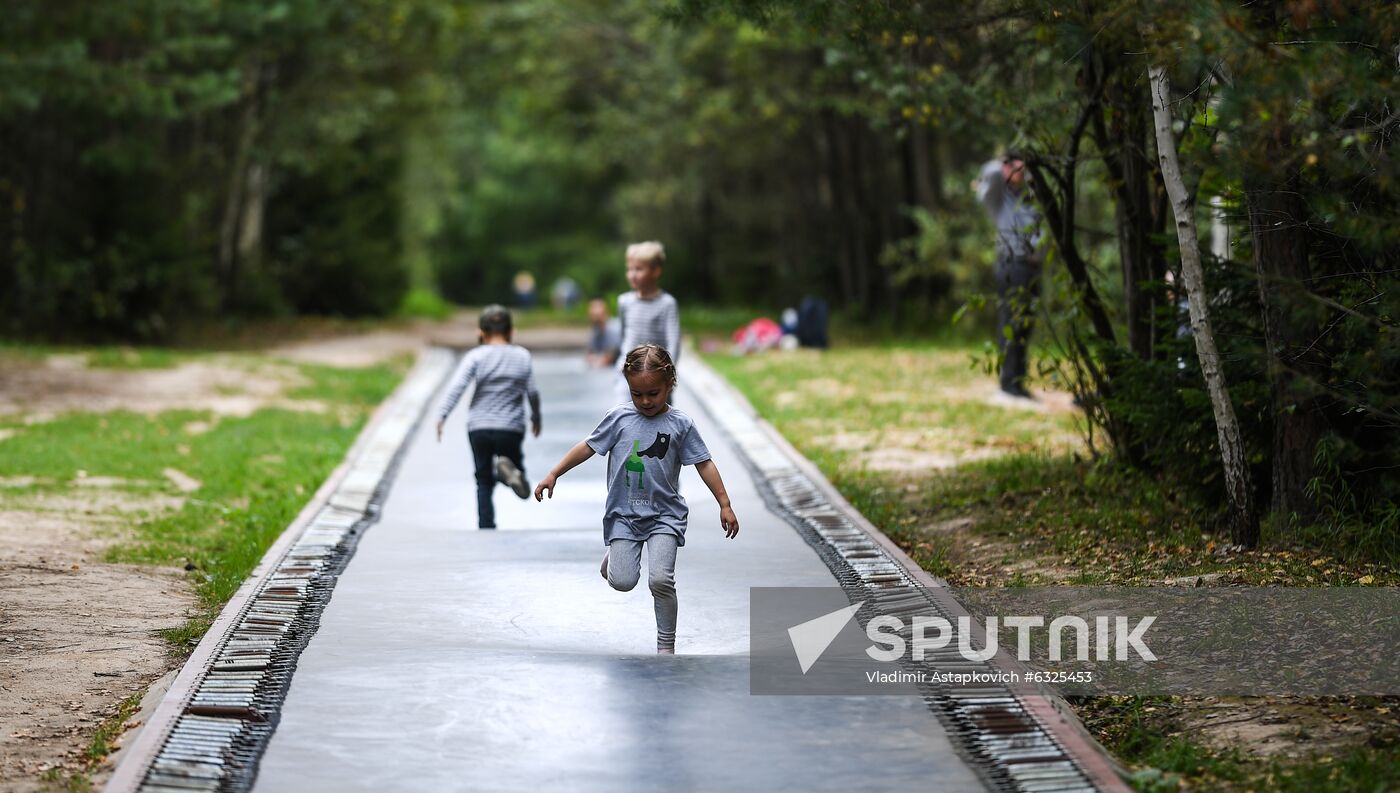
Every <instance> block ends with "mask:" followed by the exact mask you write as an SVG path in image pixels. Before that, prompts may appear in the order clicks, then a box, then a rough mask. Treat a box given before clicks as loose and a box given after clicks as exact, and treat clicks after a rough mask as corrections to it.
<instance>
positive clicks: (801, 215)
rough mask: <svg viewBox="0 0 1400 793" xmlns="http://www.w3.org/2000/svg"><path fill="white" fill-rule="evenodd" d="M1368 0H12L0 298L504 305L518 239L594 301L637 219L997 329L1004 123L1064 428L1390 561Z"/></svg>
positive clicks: (783, 302) (1229, 513) (681, 243)
mask: <svg viewBox="0 0 1400 793" xmlns="http://www.w3.org/2000/svg"><path fill="white" fill-rule="evenodd" d="M1397 33H1400V14H1398V13H1397V11H1396V9H1395V7H1394V5H1392V4H1379V3H1360V2H1357V3H1347V2H1340V1H1339V0H1287V1H1286V2H1284V1H1281V0H1280V1H1276V2H1257V3H1249V4H1235V3H1213V2H1174V3H1145V2H1136V1H1135V0H1110V1H1108V2H1095V3H1087V2H1086V3H1063V2H1040V1H1039V0H1023V1H1021V2H1007V1H1006V0H980V1H979V2H971V3H964V2H959V3H918V2H906V3H884V2H823V1H822V0H813V1H811V2H796V1H795V0H794V1H793V2H781V1H778V0H775V1H773V2H759V1H757V0H715V1H714V2H711V1H709V0H686V1H685V2H679V3H669V4H656V3H645V2H641V1H640V0H627V1H625V2H602V1H601V0H554V1H551V2H545V1H544V0H521V1H518V2H468V1H467V0H345V1H344V2H336V3H327V2H322V0H286V1H285V2H275V3H266V2H251V0H189V1H188V2H180V3H169V2H164V0H112V2H106V3H102V4H100V5H99V6H95V7H90V6H89V5H88V4H73V3H60V4H57V5H55V4H53V3H39V2H34V0H21V1H20V2H18V3H12V4H11V5H10V7H9V8H8V9H7V21H6V24H5V25H4V26H3V28H0V283H3V284H4V288H3V290H0V323H3V325H2V326H0V329H2V330H3V332H4V333H5V334H6V335H8V336H11V337H15V338H24V339H49V340H104V339H106V340H110V339H122V340H137V341H160V340H162V339H168V338H170V337H171V336H172V335H174V334H177V333H178V332H179V329H180V328H181V327H182V326H183V325H184V324H186V323H189V322H191V321H206V322H207V321H208V320H209V319H210V318H211V317H258V316H279V315H288V314H339V315H348V316H356V315H387V314H392V313H395V312H399V311H402V310H404V309H405V307H407V308H408V309H409V310H432V309H433V308H434V307H437V306H440V305H441V301H443V300H446V301H452V302H458V303H470V304H481V303H486V302H492V301H507V300H509V298H510V297H511V294H510V281H511V278H512V277H513V276H514V275H515V274H516V273H517V272H519V271H521V270H526V271H530V272H531V273H533V274H534V275H535V277H536V279H537V281H538V282H539V283H540V284H541V285H542V287H547V286H548V284H550V283H552V282H553V281H554V280H555V279H556V278H557V277H560V276H565V275H567V276H569V277H571V278H573V279H574V280H576V281H577V282H578V283H580V284H581V285H582V287H583V290H584V292H585V293H587V294H612V293H615V292H616V291H618V290H619V288H620V287H621V286H622V284H621V283H620V276H619V272H620V269H621V268H620V267H619V265H618V260H619V250H620V246H621V245H622V244H624V243H625V242H626V241H631V240H637V239H643V238H648V239H650V238H655V239H662V240H664V241H666V243H667V245H668V248H669V250H670V251H671V256H670V259H669V261H668V270H667V276H666V285H667V288H668V289H670V290H672V291H673V292H675V293H677V294H679V295H681V296H683V298H684V303H685V304H686V305H688V306H699V305H705V304H710V305H728V306H745V307H754V308H756V309H761V310H766V311H774V310H777V309H781V308H782V307H784V306H787V305H792V304H794V303H796V302H797V300H799V299H800V298H801V297H802V296H804V295H807V294H817V295H821V296H824V297H826V298H828V299H829V300H831V301H832V303H833V305H834V307H835V308H836V310H837V311H838V312H839V313H840V314H841V315H842V316H843V317H847V318H849V319H850V320H851V321H853V322H856V323H861V324H865V325H872V326H879V327H885V328H894V329H901V330H903V331H906V332H932V333H938V332H942V331H943V330H945V329H946V328H947V327H948V325H949V323H950V322H951V321H952V320H953V319H955V318H957V317H959V316H961V315H964V314H966V316H965V317H964V321H965V323H971V325H972V327H974V328H976V329H979V330H980V331H981V332H983V333H984V335H986V336H988V337H991V336H992V334H993V333H994V332H995V331H994V330H993V329H992V327H991V323H990V321H989V316H990V312H989V311H985V310H980V309H982V308H984V307H985V305H986V298H987V295H988V293H989V292H990V290H991V289H992V264H993V257H994V254H993V251H992V247H991V244H990V239H991V230H990V228H989V226H988V223H987V221H986V220H985V218H984V217H983V214H982V211H981V208H980V207H979V206H978V205H977V204H976V202H975V197H974V195H973V193H972V191H971V189H970V188H969V185H968V183H969V180H970V179H971V178H972V177H973V176H974V175H975V173H976V172H977V169H978V167H979V166H980V164H981V163H982V162H984V161H985V160H987V159H988V158H990V157H993V156H996V155H997V154H998V152H999V151H1000V150H1001V149H1002V148H1003V147H1005V146H1008V145H1014V146H1015V147H1017V148H1019V149H1021V150H1024V151H1025V152H1026V157H1027V160H1028V165H1029V169H1030V172H1031V174H1032V176H1033V179H1032V182H1031V184H1032V186H1033V188H1034V193H1035V198H1036V200H1037V203H1038V204H1039V205H1040V207H1041V209H1042V212H1043V213H1044V215H1045V218H1046V227H1047V231H1048V232H1049V233H1048V234H1047V243H1046V251H1045V252H1046V256H1047V259H1046V269H1045V278H1046V281H1047V283H1046V292H1045V296H1044V299H1043V301H1042V306H1041V308H1040V310H1041V314H1042V317H1043V320H1042V323H1041V326H1040V327H1041V331H1040V332H1041V338H1042V344H1043V345H1044V346H1045V347H1046V350H1047V354H1045V355H1044V356H1043V357H1042V361H1043V366H1044V367H1045V369H1044V371H1042V372H1041V373H1040V374H1041V375H1042V376H1046V377H1052V378H1056V379H1058V381H1059V382H1060V383H1062V384H1063V385H1064V386H1065V387H1067V388H1070V389H1073V390H1074V391H1075V392H1076V393H1077V394H1078V396H1079V397H1080V401H1081V402H1082V403H1083V404H1084V405H1085V408H1086V411H1087V414H1088V416H1089V418H1090V420H1091V423H1090V424H1089V425H1088V427H1089V429H1090V430H1091V432H1092V433H1093V437H1094V442H1093V447H1092V448H1093V451H1094V453H1095V454H1102V455H1105V456H1109V457H1112V458H1113V459H1115V460H1120V461H1123V462H1125V463H1127V464H1128V465H1130V466H1133V467H1136V468H1139V469H1142V470H1146V471H1151V472H1154V473H1155V474H1157V475H1161V476H1166V477H1170V478H1171V479H1172V480H1173V481H1174V482H1176V483H1177V484H1178V485H1179V487H1180V489H1181V490H1182V492H1183V493H1184V494H1185V495H1186V496H1187V497H1189V498H1191V499H1192V500H1193V501H1195V502H1197V503H1200V504H1203V505H1207V507H1206V509H1207V512H1209V513H1211V514H1212V515H1213V519H1214V520H1216V521H1218V524H1219V525H1220V526H1222V527H1228V530H1229V532H1230V535H1231V539H1232V541H1233V542H1235V543H1236V544H1238V545H1243V546H1246V547H1249V546H1253V545H1254V544H1256V543H1257V542H1258V541H1259V538H1260V531H1261V528H1260V527H1261V525H1262V526H1263V527H1264V530H1265V531H1276V532H1280V533H1285V534H1289V535H1296V536H1297V537H1300V538H1303V539H1306V540H1308V541H1310V542H1314V543H1317V544H1320V545H1323V546H1325V547H1328V548H1331V549H1333V550H1335V551H1337V552H1341V553H1345V554H1348V555H1360V556H1365V557H1368V558H1385V559H1389V558H1393V557H1394V555H1395V554H1396V552H1397V549H1400V506H1397V504H1398V503H1400V499H1397V495H1400V443H1397V442H1396V441H1397V440H1398V439H1400V346H1398V345H1397V344H1396V334H1395V327H1396V309H1397V301H1400V295H1397V292H1396V289H1395V286H1396V273H1397V271H1400V266H1397V264H1398V263H1400V228H1397V225H1396V224H1395V222H1394V219H1395V217H1396V216H1397V209H1400V207H1398V206H1397V201H1398V200H1400V185H1398V184H1397V181H1396V176H1397V171H1396V167H1395V162H1394V157H1393V141H1394V135H1395V132H1396V129H1397V124H1400V113H1398V112H1397V109H1396V108H1395V107H1394V106H1393V104H1392V102H1393V99H1392V98H1393V97H1394V96H1396V95H1397V94H1396V90H1395V89H1396V87H1397V82H1400V52H1398V51H1397V48H1396V41H1397ZM1154 66H1155V67H1158V68H1160V69H1161V72H1160V74H1161V75H1162V78H1163V82H1162V84H1163V85H1164V86H1167V93H1166V94H1165V96H1166V101H1165V103H1159V104H1160V105H1161V107H1160V108H1159V109H1160V110H1162V111H1163V112H1165V114H1166V116H1165V118H1166V119H1167V124H1168V127H1169V130H1170V134H1169V135H1168V136H1167V137H1168V138H1170V139H1171V142H1172V144H1173V145H1175V146H1178V147H1179V154H1180V160H1181V171H1182V181H1183V184H1184V185H1185V186H1186V188H1187V204H1186V206H1187V213H1188V214H1191V215H1194V217H1195V219H1196V220H1198V221H1199V225H1200V227H1201V228H1203V229H1205V228H1210V227H1211V226H1212V225H1214V226H1216V227H1217V228H1218V229H1221V230H1223V232H1224V233H1226V234H1228V244H1227V245H1224V246H1223V247H1222V246H1221V245H1216V246H1213V247H1212V246H1211V245H1210V244H1209V243H1210V240H1209V239H1208V238H1206V239H1201V240H1197V241H1195V244H1190V243H1188V247H1193V248H1198V249H1199V253H1200V257H1201V267H1202V272H1203V280H1202V283H1201V288H1202V290H1203V291H1201V292H1199V295H1200V296H1201V298H1202V299H1198V300H1196V301H1194V302H1195V303H1196V308H1197V309H1204V312H1203V313H1202V316H1203V317H1204V316H1206V314H1207V313H1208V315H1209V316H1208V318H1209V321H1210V323H1211V325H1212V326H1213V333H1212V338H1213V340H1214V343H1215V345H1216V347H1217V348H1218V353H1212V354H1210V355H1207V354H1205V353H1202V352H1201V351H1200V350H1198V348H1197V345H1196V340H1197V338H1198V337H1199V331H1200V330H1201V329H1202V328H1203V327H1204V326H1202V325H1200V324H1195V318H1194V317H1192V318H1188V314H1187V311H1186V308H1185V306H1186V305H1187V303H1188V302H1191V301H1187V300H1186V297H1187V294H1186V291H1185V289H1184V288H1183V285H1185V284H1187V283H1188V281H1189V280H1190V279H1189V277H1188V275H1189V274H1188V273H1186V272H1184V271H1183V270H1182V267H1181V263H1180V262H1181V258H1182V257H1181V256H1180V255H1179V253H1180V250H1181V247H1180V245H1181V239H1183V238H1181V237H1179V236H1178V235H1177V233H1176V231H1177V222H1176V221H1177V220H1179V219H1180V218H1179V217H1177V216H1176V215H1174V214H1173V207H1172V202H1171V201H1170V200H1169V197H1168V191H1167V185H1166V183H1165V182H1164V180H1163V174H1162V167H1161V164H1160V161H1159V154H1160V153H1161V146H1160V145H1159V144H1161V143H1162V142H1163V140H1164V139H1163V138H1162V137H1161V133H1160V130H1156V132H1155V134H1154V115H1153V114H1154V107H1153V97H1152V91H1151V90H1150V83H1149V78H1148V75H1149V69H1150V67H1154ZM1205 236H1207V237H1208V235H1205ZM969 308H970V309H976V310H973V311H965V309H969ZM1193 327H1194V328H1195V329H1196V330H1197V331H1198V333H1197V334H1195V335H1193V333H1191V332H1190V330H1191V329H1192V328H1193ZM1207 359H1209V360H1207ZM1202 361H1207V362H1208V363H1209V364H1210V365H1209V366H1207V367H1205V368H1204V369H1203V367H1202ZM1212 376H1214V377H1215V378H1216V379H1215V380H1214V381H1212V380H1211V379H1210V378H1211V377H1212ZM1210 382H1218V383H1220V384H1222V385H1224V386H1226V387H1227V389H1228V390H1226V391H1225V392H1224V396H1223V399H1222V397H1221V395H1220V393H1218V392H1216V391H1213V390H1212V389H1211V388H1208V383H1210ZM1226 407H1228V408H1229V411H1228V413H1229V414H1231V415H1229V416H1226V415H1225V414H1223V413H1222V412H1221V411H1222V409H1224V408H1226ZM1227 424H1229V425H1233V427H1234V429H1233V432H1234V435H1233V436H1229V435H1228V433H1227V431H1226V429H1225V427H1226V426H1227ZM1231 437H1233V440H1231V439H1230V438H1231ZM1232 449H1233V450H1234V451H1235V457H1234V461H1233V462H1232V460H1231V454H1230V452H1231V450H1232Z"/></svg>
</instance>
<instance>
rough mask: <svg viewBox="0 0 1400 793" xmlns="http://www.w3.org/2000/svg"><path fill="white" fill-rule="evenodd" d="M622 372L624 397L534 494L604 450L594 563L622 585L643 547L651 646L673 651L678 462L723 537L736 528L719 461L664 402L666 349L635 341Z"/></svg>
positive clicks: (633, 580)
mask: <svg viewBox="0 0 1400 793" xmlns="http://www.w3.org/2000/svg"><path fill="white" fill-rule="evenodd" d="M622 373H623V375H624V376H625V377H626V378H627V384H628V387H629V388H630V389H631V401H629V402H627V403H625V404H622V405H618V406H617V407H615V408H613V409H612V410H610V411H608V413H607V415H605V416H603V420H602V421H601V422H599V424H598V426H597V427H596V428H595V429H594V430H593V432H592V433H590V434H589V436H588V437H587V438H585V439H584V440H582V441H580V442H579V443H578V444H577V445H576V446H574V447H573V448H572V449H570V450H569V451H568V453H567V454H565V455H564V458H563V459H562V460H560V461H559V463H558V464H557V465H555V466H554V469H553V470H552V471H550V472H549V475H548V476H546V477H545V478H544V479H541V480H540V483H539V484H538V485H536V486H535V500H536V501H542V500H544V496H545V494H546V493H548V494H549V497H550V498H554V486H555V484H556V483H557V482H558V480H559V477H561V476H563V475H564V474H566V473H568V472H569V471H570V470H571V469H573V468H574V466H576V465H578V464H579V463H581V462H583V461H584V460H587V459H588V458H590V457H592V456H593V455H594V454H606V455H607V456H608V499H607V506H606V508H605V511H604V514H603V544H604V545H606V546H607V548H608V550H607V552H606V553H605V554H604V555H603V564H602V567H601V568H600V569H599V572H600V573H601V574H602V576H603V578H605V579H607V582H608V584H609V585H610V586H611V587H612V588H613V589H616V590H619V591H622V592H626V591H629V590H631V589H632V588H633V587H635V586H636V585H637V580H638V578H640V577H641V564H642V547H643V546H645V547H646V551H647V583H648V584H649V585H650V587H651V594H652V599H653V601H654V606H655V610H656V652H658V653H661V654H666V655H671V654H674V653H675V652H676V612H677V598H676V550H677V549H678V548H679V547H680V546H682V545H685V530H686V525H687V523H688V522H689V518H690V508H689V507H688V506H687V505H686V503H685V499H684V498H683V497H682V496H681V493H680V476H681V466H682V465H693V466H695V470H696V471H697V472H698V473H699V474H700V478H701V479H702V480H703V481H704V482H705V486H706V487H708V488H709V489H710V493H712V494H713V495H714V497H715V501H717V502H718V503H719V525H720V528H721V529H723V530H724V536H725V537H728V538H730V539H733V538H734V537H735V536H736V535H737V534H738V533H739V519H738V518H737V517H735V516H734V509H733V507H732V506H731V505H730V503H729V494H728V493H727V492H725V489H724V480H722V479H721V478H720V475H719V468H717V467H716V466H715V463H714V460H711V459H710V452H709V449H707V448H706V447H705V441H704V439H703V438H701V437H700V430H699V429H698V428H696V426H695V421H694V420H693V419H691V418H690V417H689V416H687V415H686V414H684V413H682V412H681V411H679V410H676V409H675V408H672V407H670V406H669V405H668V403H667V398H668V397H669V396H670V395H671V389H673V388H675V387H676V367H675V364H673V363H672V362H671V356H670V355H667V354H666V350H664V349H662V348H661V347H659V346H657V345H655V344H643V345H642V346H640V347H637V348H636V349H634V350H632V351H631V352H629V353H627V357H626V359H625V360H624V362H623V365H622Z"/></svg>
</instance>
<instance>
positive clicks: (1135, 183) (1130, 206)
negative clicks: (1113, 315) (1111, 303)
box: [1094, 59, 1165, 361]
mask: <svg viewBox="0 0 1400 793" xmlns="http://www.w3.org/2000/svg"><path fill="white" fill-rule="evenodd" d="M1104 69H1105V70H1106V75H1105V78H1104V79H1105V80H1107V81H1108V86H1107V88H1106V91H1107V96H1106V101H1107V103H1108V105H1109V106H1110V107H1112V108H1113V109H1114V112H1113V113H1112V119H1111V121H1110V123H1108V124H1105V123H1104V121H1103V115H1102V114H1099V115H1096V116H1095V117H1094V138H1095V143H1097V144H1098V147H1099V151H1100V152H1102V153H1103V157H1104V164H1105V165H1106V166H1107V168H1108V173H1109V177H1110V179H1109V182H1110V184H1111V185H1112V188H1113V193H1114V197H1115V198H1116V199H1117V200H1116V201H1115V202H1114V215H1115V220H1116V221H1117V227H1118V251H1119V261H1120V264H1121V267H1122V279H1123V307H1124V315H1125V319H1126V325H1127V329H1128V348H1129V349H1130V350H1132V352H1133V354H1134V355H1135V356H1137V358H1138V359H1139V360H1144V361H1146V360H1150V359H1151V358H1152V357H1153V352H1154V342H1155V339H1156V335H1157V334H1156V333H1155V332H1154V325H1155V322H1154V320H1155V312H1156V306H1155V303H1156V300H1155V295H1154V291H1153V288H1154V280H1158V281H1159V280H1160V279H1161V277H1162V276H1161V273H1162V272H1163V271H1164V270H1165V265H1164V263H1163V262H1164V253H1163V251H1162V249H1161V247H1160V246H1159V245H1158V244H1157V243H1156V242H1155V241H1154V240H1153V238H1152V237H1153V235H1154V234H1156V233H1159V232H1160V231H1161V230H1162V227H1161V226H1160V225H1158V221H1159V220H1164V218H1159V217H1158V216H1157V212H1155V211H1154V209H1155V207H1154V203H1155V202H1154V201H1153V199H1154V198H1155V196H1154V195H1153V194H1154V193H1155V192H1156V191H1155V189H1152V185H1153V182H1154V179H1153V175H1152V163H1151V160H1150V159H1149V158H1148V155H1147V135H1148V126H1149V124H1148V118H1147V115H1148V113H1149V112H1150V109H1151V107H1152V102H1151V100H1149V99H1148V97H1147V96H1145V93H1146V92H1145V91H1144V90H1143V89H1144V86H1143V84H1142V82H1141V79H1140V77H1139V74H1140V73H1138V72H1135V71H1131V70H1129V69H1128V68H1126V66H1125V64H1122V63H1119V62H1118V60H1117V59H1113V60H1111V61H1109V62H1107V63H1105V65H1104Z"/></svg>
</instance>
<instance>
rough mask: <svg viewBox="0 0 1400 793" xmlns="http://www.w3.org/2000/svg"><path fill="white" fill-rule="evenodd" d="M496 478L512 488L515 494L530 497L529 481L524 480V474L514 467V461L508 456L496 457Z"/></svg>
mask: <svg viewBox="0 0 1400 793" xmlns="http://www.w3.org/2000/svg"><path fill="white" fill-rule="evenodd" d="M496 478H497V479H499V480H501V481H502V482H504V483H505V485H506V487H509V488H510V489H511V490H514V491H515V494H516V495H517V496H520V497H521V498H529V497H530V483H529V482H526V481H525V475H524V474H522V473H520V469H519V468H516V467H515V463H513V462H511V461H510V458H509V457H497V458H496Z"/></svg>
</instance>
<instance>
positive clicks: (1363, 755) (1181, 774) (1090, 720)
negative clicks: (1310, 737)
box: [1073, 697, 1400, 793]
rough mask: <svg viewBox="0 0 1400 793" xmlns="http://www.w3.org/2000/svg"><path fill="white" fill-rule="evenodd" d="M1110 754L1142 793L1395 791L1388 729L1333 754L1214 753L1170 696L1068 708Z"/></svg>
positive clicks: (1393, 743) (1396, 761) (1397, 752)
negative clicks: (1126, 766) (1188, 729)
mask: <svg viewBox="0 0 1400 793" xmlns="http://www.w3.org/2000/svg"><path fill="white" fill-rule="evenodd" d="M1073 704H1074V706H1075V709H1076V711H1077V712H1078V713H1079V715H1080V717H1081V718H1082V719H1083V720H1084V722H1085V724H1086V725H1087V726H1088V727H1089V728H1090V729H1092V730H1094V732H1095V733H1096V735H1097V736H1098V738H1099V740H1100V741H1102V742H1103V743H1104V745H1105V748H1107V749H1108V750H1109V751H1111V752H1113V753H1114V754H1115V755H1117V756H1119V757H1120V758H1123V759H1125V760H1126V761H1127V762H1129V763H1130V764H1131V766H1132V769H1131V773H1130V775H1129V782H1130V783H1131V784H1132V785H1133V787H1134V789H1136V790H1139V791H1143V793H1175V792H1176V791H1179V790H1188V789H1189V790H1212V791H1217V790H1218V791H1241V792H1242V791H1258V793H1264V792H1265V791H1270V792H1271V793H1314V791H1321V790H1325V791H1329V793H1331V792H1332V791H1339V792H1341V793H1384V792H1385V791H1391V790H1395V789H1397V787H1400V745H1397V736H1396V735H1395V733H1394V731H1387V732H1377V733H1375V734H1373V735H1372V736H1371V737H1370V738H1369V739H1368V741H1367V743H1366V744H1365V745H1361V746H1355V747H1352V748H1350V749H1347V750H1344V751H1342V752H1340V753H1338V754H1335V755H1333V754H1328V753H1320V752H1319V753H1308V754H1303V755H1300V756H1284V757H1278V756H1275V757H1273V758H1270V759H1256V758H1251V757H1249V756H1247V755H1245V754H1244V753H1243V752H1241V751H1239V750H1237V749H1226V750H1216V749H1211V748H1209V747H1206V746H1203V745H1201V744H1200V743H1198V742H1196V741H1193V740H1192V739H1191V737H1190V736H1189V735H1187V734H1185V732H1184V728H1183V725H1182V723H1181V720H1180V716H1181V707H1180V704H1179V702H1178V701H1176V700H1174V699H1172V698H1170V697H1094V698H1081V699H1078V700H1076V701H1075V702H1074V703H1073Z"/></svg>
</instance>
